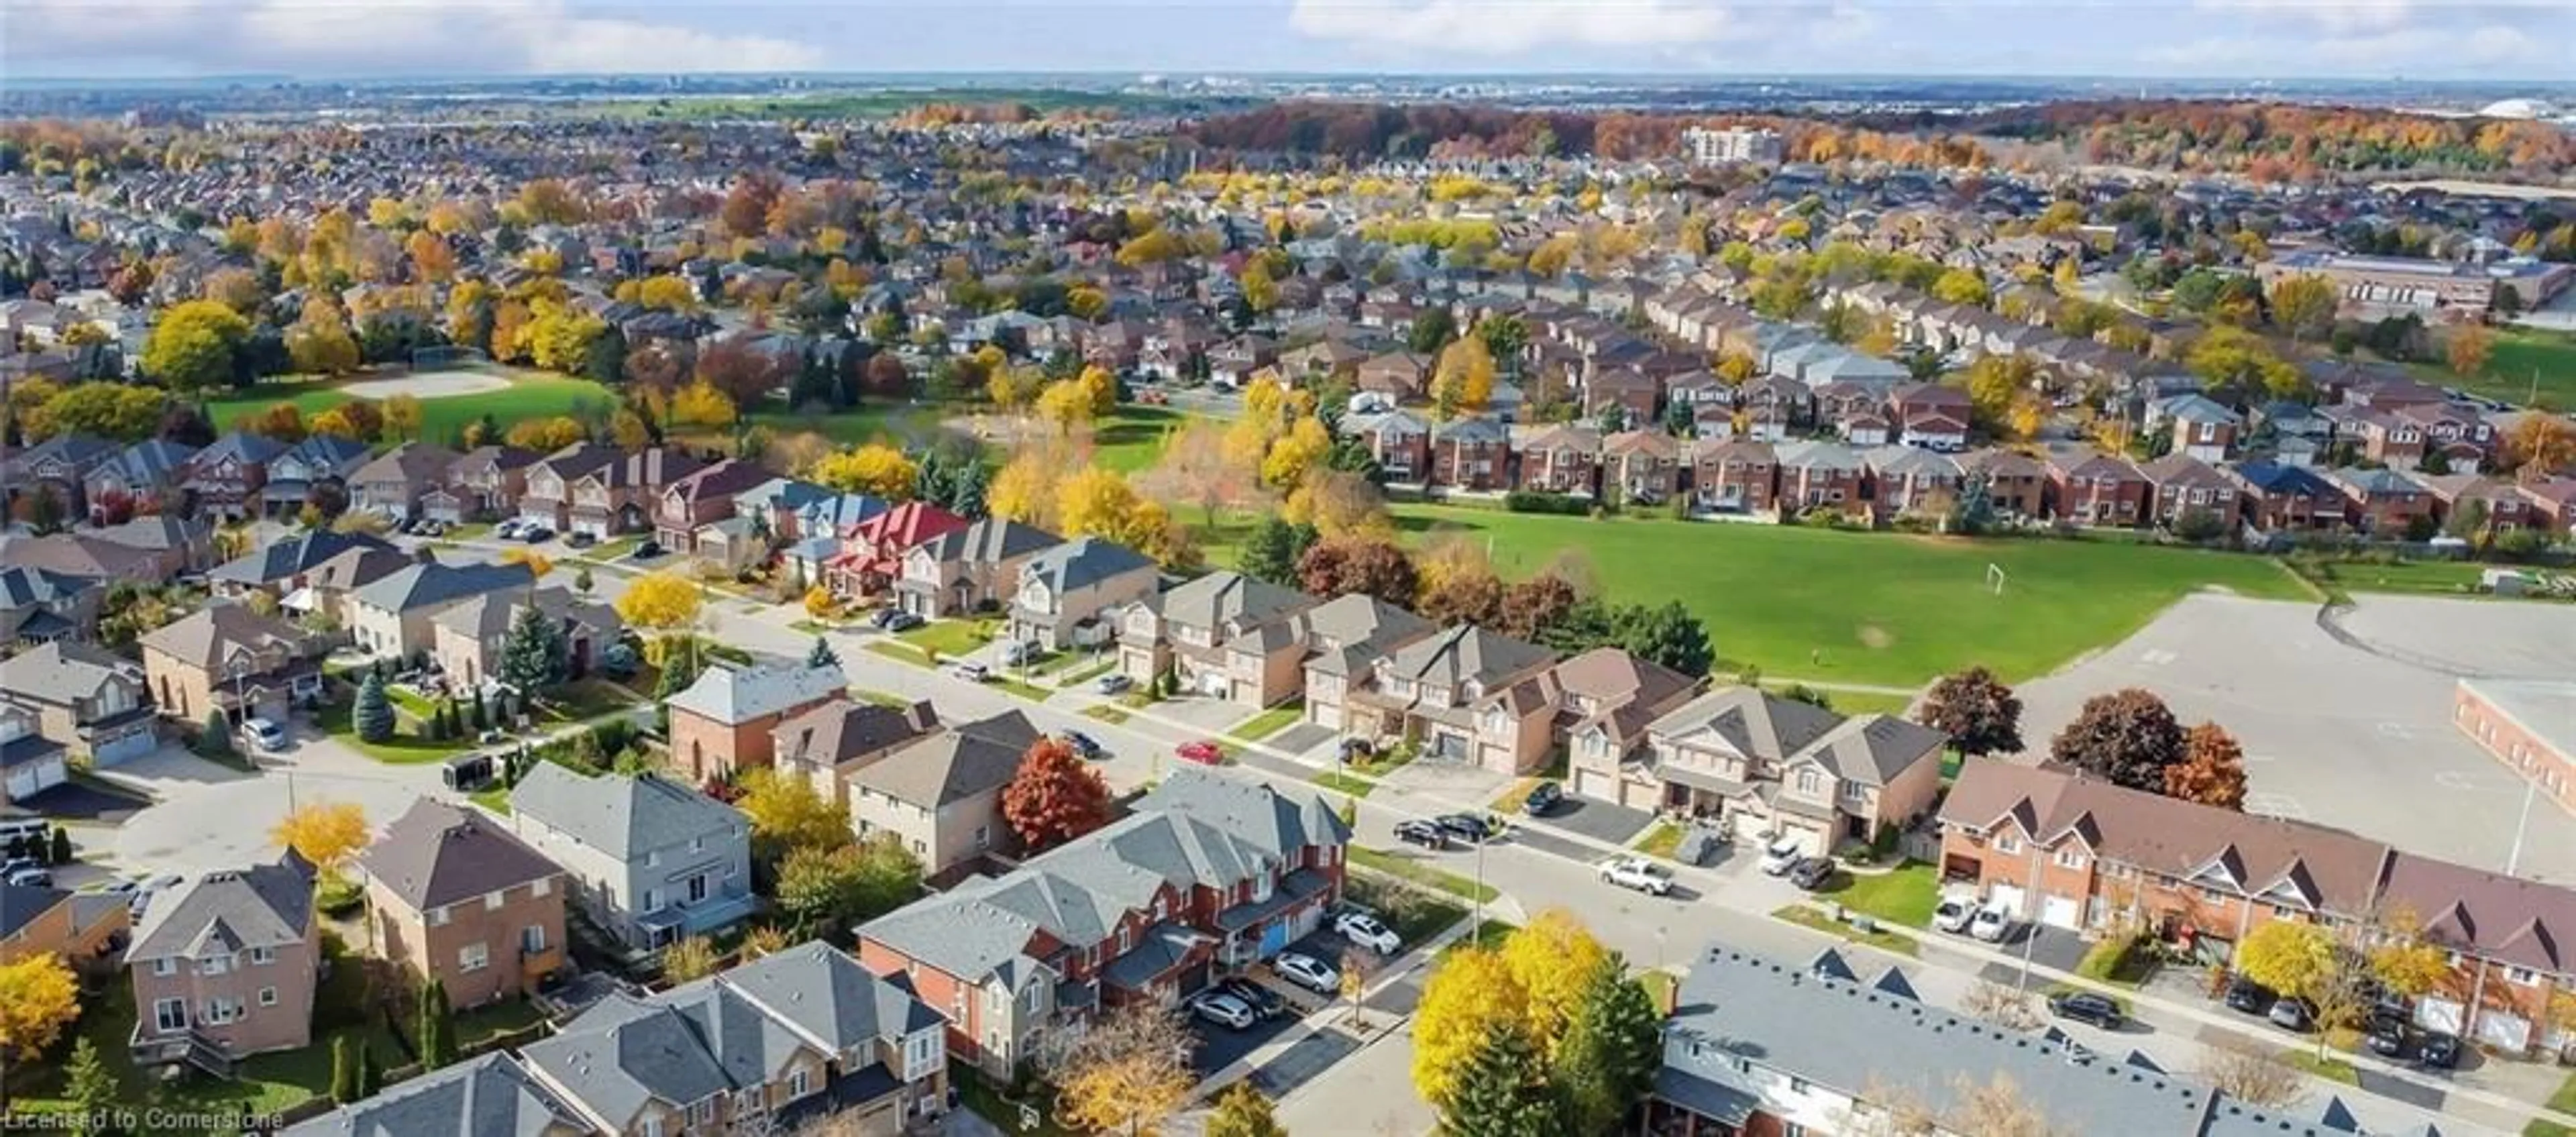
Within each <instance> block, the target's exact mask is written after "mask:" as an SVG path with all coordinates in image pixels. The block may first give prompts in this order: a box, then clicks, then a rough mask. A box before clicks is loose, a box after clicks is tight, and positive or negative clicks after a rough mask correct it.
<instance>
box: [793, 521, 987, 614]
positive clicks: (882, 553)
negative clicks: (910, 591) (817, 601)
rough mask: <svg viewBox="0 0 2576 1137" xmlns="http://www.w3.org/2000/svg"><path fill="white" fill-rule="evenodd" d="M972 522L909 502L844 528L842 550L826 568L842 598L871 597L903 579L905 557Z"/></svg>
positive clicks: (833, 588) (833, 589)
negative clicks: (919, 546) (934, 538)
mask: <svg viewBox="0 0 2576 1137" xmlns="http://www.w3.org/2000/svg"><path fill="white" fill-rule="evenodd" d="M971 524H973V522H970V521H968V520H966V519H965V518H963V517H959V516H957V515H956V514H954V513H950V512H948V511H947V510H945V509H941V508H939V507H938V506H935V505H931V504H929V503H927V502H919V501H907V502H904V503H903V504H901V505H897V506H895V507H894V508H892V509H888V510H886V511H885V512H883V513H879V514H876V515H874V516H872V517H868V518H865V519H862V520H860V521H858V522H857V523H855V524H852V525H849V526H846V527H844V528H843V529H842V530H841V531H840V538H841V551H840V553H839V554H838V555H836V556H834V557H833V558H832V559H831V560H830V561H827V562H825V568H826V570H827V572H828V574H829V577H830V580H831V582H832V591H833V592H834V593H835V594H837V595H840V596H844V597H851V596H870V595H874V594H876V593H877V592H880V591H883V590H884V589H886V588H887V587H889V586H891V585H892V584H893V583H894V582H895V581H896V580H897V579H899V578H901V577H902V576H903V564H904V554H905V553H906V552H908V551H909V550H911V549H912V548H914V547H915V546H918V545H920V544H922V543H923V542H925V541H928V540H930V539H931V538H933V537H939V536H944V535H946V534H949V533H954V532H957V531H959V530H961V529H964V528H966V527H967V526H969V525H971Z"/></svg>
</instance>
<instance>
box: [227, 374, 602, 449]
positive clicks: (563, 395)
mask: <svg viewBox="0 0 2576 1137" xmlns="http://www.w3.org/2000/svg"><path fill="white" fill-rule="evenodd" d="M504 374H505V377H506V378H507V379H508V380H509V386H507V387H504V388H501V389H499V390H494V391H479V392H475V393H472V394H463V395H450V396H447V397H443V398H423V399H422V400H421V402H420V417H421V437H423V438H427V439H430V440H431V441H443V440H445V439H448V438H451V437H453V436H454V435H455V434H456V433H457V432H458V431H460V430H462V429H464V427H465V424H467V423H469V422H473V421H474V420H476V419H478V418H481V417H483V416H484V415H487V414H488V415H490V416H492V418H493V421H495V422H498V423H500V424H501V428H502V429H504V430H507V429H509V427H510V424H512V423H515V422H519V421H521V420H523V419H532V418H553V417H555V416H557V415H563V414H569V413H571V412H572V407H573V404H574V403H575V402H577V401H579V400H583V399H588V400H591V401H592V402H599V403H607V404H610V405H612V406H613V405H615V403H616V402H617V396H616V394H615V393H614V392H611V391H610V390H609V389H608V388H606V387H603V386H600V385H599V384H597V383H593V382H591V381H590V380H588V379H571V378H566V377H564V376H561V375H552V374H548V373H545V372H541V371H510V372H506V373H504ZM354 397H356V396H355V395H352V394H351V393H350V392H348V391H346V390H343V389H342V384H341V383H340V382H337V381H334V380H328V379H303V380H292V381H286V382H273V383H262V384H260V385H259V386H256V387H253V388H251V389H249V390H247V391H229V392H226V393H224V394H222V395H220V396H217V397H214V398H210V399H208V400H206V413H207V414H208V415H210V416H212V417H213V418H214V420H215V428H216V429H217V430H223V429H228V428H230V427H231V426H232V424H233V423H234V422H236V421H238V420H240V419H243V418H247V417H249V416H251V415H254V414H257V413H259V412H261V411H264V410H267V409H268V408H270V407H272V406H275V405H277V404H279V403H293V404H295V407H296V409H297V410H299V411H301V412H303V414H304V417H305V418H307V419H310V418H312V417H313V416H315V415H318V414H320V413H322V412H324V411H327V410H330V409H331V408H333V407H336V406H339V405H340V404H342V403H345V402H347V401H349V400H350V399H351V398H354Z"/></svg>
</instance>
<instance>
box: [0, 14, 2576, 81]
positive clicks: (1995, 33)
mask: <svg viewBox="0 0 2576 1137" xmlns="http://www.w3.org/2000/svg"><path fill="white" fill-rule="evenodd" d="M727 71H825V72H886V71H902V72H923V71H1051V72H1094V71H1096V72H1152V73H1159V74H1165V75H1176V76H1186V75H1190V74H1194V73H1202V72H1347V73H1367V72H1405V73H1439V72H1482V73H1496V72H1544V71H1573V72H1584V73H1621V72H1646V73H1656V74H1680V75H1707V76H1711V77H1738V76H1762V75H1776V74H1802V73H1803V74H1922V75H2101V76H2127V77H2172V78H2234V79H2289V78H2396V77H2402V78H2408V79H2478V80H2489V81H2493V80H2499V79H2515V78H2520V79H2532V80H2561V81H2563V80H2567V79H2570V78H2576V0H2358V2H2347V0H2065V2H2059V3H2043V2H2034V0H1110V2H1101V0H721V2H710V0H0V75H5V74H12V73H14V74H18V75H23V76H43V77H47V78H138V77H171V76H202V75H239V74H287V75H293V76H298V77H308V78H335V77H350V76H428V75H542V74H601V73H619V74H629V73H645V74H659V73H669V72H727Z"/></svg>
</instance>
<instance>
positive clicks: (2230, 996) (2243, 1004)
mask: <svg viewBox="0 0 2576 1137" xmlns="http://www.w3.org/2000/svg"><path fill="white" fill-rule="evenodd" d="M2279 999H2280V996H2278V995H2275V994H2273V993H2272V989H2271V988H2269V987H2266V986H2264V985H2262V984H2260V983H2257V982H2255V981H2253V980H2251V979H2247V978H2246V977H2244V976H2242V975H2239V976H2237V977H2236V978H2235V980H2234V981H2233V982H2230V983H2229V984H2228V985H2227V1008H2228V1009H2229V1010H2232V1011H2240V1012H2243V1013H2245V1014H2249V1015H2260V1014H2268V1013H2270V1012H2271V1010H2272V1004H2273V1003H2274V1002H2276V1001H2278V1000H2279Z"/></svg>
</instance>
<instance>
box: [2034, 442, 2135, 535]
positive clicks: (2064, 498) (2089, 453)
mask: <svg viewBox="0 0 2576 1137" xmlns="http://www.w3.org/2000/svg"><path fill="white" fill-rule="evenodd" d="M2153 492H2154V487H2153V486H2152V485H2151V484H2149V482H2148V481H2147V476H2146V475H2145V474H2141V473H2139V472H2138V468H2137V467H2136V466H2133V465H2130V464H2129V460H2128V459H2126V458H2120V457H2116V456H2113V455H2110V454H2104V453H2101V452H2099V451H2094V450H2082V449H2077V450H2062V451H2057V452H2055V453H2052V454H2050V455H2049V456H2048V501H2049V513H2050V515H2052V516H2054V517H2056V518H2057V519H2058V520H2059V521H2061V522H2063V523H2066V524H2070V525H2094V526H2108V527H2113V528H2122V529H2133V528H2136V527H2138V526H2140V525H2143V524H2145V523H2146V521H2147V511H2148V506H2149V504H2150V502H2149V499H2150V497H2151V496H2152V494H2153Z"/></svg>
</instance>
